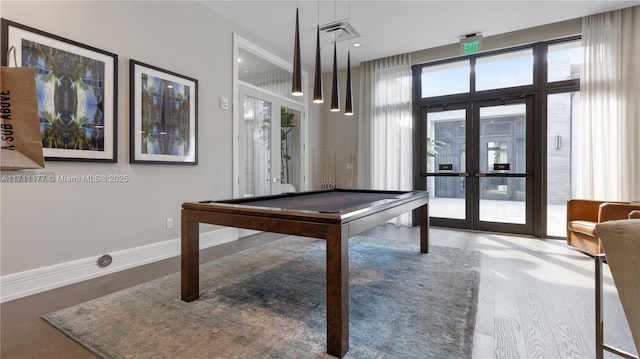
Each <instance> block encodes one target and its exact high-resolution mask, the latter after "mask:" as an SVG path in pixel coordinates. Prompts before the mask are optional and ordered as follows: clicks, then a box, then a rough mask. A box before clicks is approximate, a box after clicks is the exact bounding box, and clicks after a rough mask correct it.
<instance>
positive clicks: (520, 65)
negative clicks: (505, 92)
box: [476, 49, 533, 91]
mask: <svg viewBox="0 0 640 359" xmlns="http://www.w3.org/2000/svg"><path fill="white" fill-rule="evenodd" d="M526 85H533V49H526V50H521V51H513V52H509V53H504V54H499V55H493V56H485V57H479V58H478V59H477V60H476V91H484V90H493V89H500V88H507V87H515V86H526Z"/></svg>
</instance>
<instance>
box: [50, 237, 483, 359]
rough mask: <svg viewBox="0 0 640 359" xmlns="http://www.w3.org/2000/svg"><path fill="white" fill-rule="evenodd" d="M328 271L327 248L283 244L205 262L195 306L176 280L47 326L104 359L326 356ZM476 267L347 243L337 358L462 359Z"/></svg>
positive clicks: (476, 263)
mask: <svg viewBox="0 0 640 359" xmlns="http://www.w3.org/2000/svg"><path fill="white" fill-rule="evenodd" d="M416 242H417V241H416ZM416 244H417V243H416ZM324 267H325V246H324V241H323V240H315V239H309V238H301V237H286V238H283V239H280V240H277V241H275V242H272V243H269V244H266V245H263V246H259V247H256V248H252V249H248V250H245V251H243V252H240V253H237V254H234V255H231V256H228V257H224V258H222V259H219V260H215V261H212V262H209V263H206V264H203V265H202V266H201V267H200V283H201V285H200V291H201V294H202V295H201V297H200V299H198V300H196V301H194V302H191V303H185V302H183V301H181V300H180V274H179V273H175V274H171V275H168V276H166V277H163V278H159V279H156V280H153V281H151V282H147V283H144V284H141V285H139V286H136V287H132V288H129V289H125V290H122V291H119V292H116V293H113V294H110V295H108V296H105V297H101V298H98V299H95V300H92V301H89V302H86V303H82V304H79V305H76V306H74V307H70V308H67V309H63V310H60V311H58V312H55V313H51V314H48V315H46V316H45V317H44V319H45V320H46V321H48V322H49V323H51V324H52V325H54V326H55V327H56V328H58V329H59V330H61V331H62V332H64V333H65V334H66V335H68V336H69V337H70V338H72V339H73V340H75V341H77V342H78V343H80V344H81V345H83V346H84V347H85V348H87V349H88V350H90V351H91V352H93V353H94V354H96V355H97V356H98V357H101V358H154V359H157V358H251V359H253V358H292V359H293V358H295V359H298V358H330V357H331V356H330V355H328V354H325V350H326V331H325V330H326V329H325V326H326V319H325V315H326V307H325V302H326V300H325V268H324ZM479 269H480V253H479V252H476V251H472V250H464V249H454V248H446V247H437V246H431V248H430V253H429V254H420V252H419V250H418V246H417V245H415V246H414V245H408V244H406V243H402V242H398V241H389V240H381V239H374V238H367V237H354V238H351V239H350V241H349V273H350V323H351V324H350V350H349V352H348V353H347V355H346V356H345V358H367V359H369V358H470V357H471V348H472V344H473V332H474V325H475V315H476V306H477V301H478V284H479V278H480V276H479Z"/></svg>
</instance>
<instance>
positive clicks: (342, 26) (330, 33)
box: [320, 19, 360, 42]
mask: <svg viewBox="0 0 640 359" xmlns="http://www.w3.org/2000/svg"><path fill="white" fill-rule="evenodd" d="M320 31H321V32H322V35H323V36H324V38H325V39H326V40H327V41H329V42H333V41H334V40H335V41H336V42H340V41H344V40H349V39H355V38H358V37H360V33H358V31H357V30H356V29H354V28H353V26H351V24H349V22H348V21H347V20H346V19H345V20H339V21H335V22H332V23H329V24H325V25H320Z"/></svg>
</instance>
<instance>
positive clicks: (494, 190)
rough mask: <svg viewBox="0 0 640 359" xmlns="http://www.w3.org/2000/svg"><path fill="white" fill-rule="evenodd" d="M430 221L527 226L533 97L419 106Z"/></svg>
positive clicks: (507, 228)
mask: <svg viewBox="0 0 640 359" xmlns="http://www.w3.org/2000/svg"><path fill="white" fill-rule="evenodd" d="M420 116H421V126H420V127H421V141H420V143H421V150H420V154H421V155H420V156H421V159H420V160H421V179H422V181H423V183H422V184H421V185H422V186H423V187H424V188H425V189H427V191H428V192H429V193H430V202H429V214H430V216H431V224H433V225H435V226H446V227H455V228H466V229H479V230H489V231H498V232H510V233H521V234H532V233H533V228H534V227H533V215H534V203H535V202H534V175H535V174H534V171H533V169H534V166H533V143H534V142H533V138H534V136H533V96H522V97H518V98H517V99H513V100H505V99H495V100H483V101H473V102H464V103H457V104H447V105H438V106H423V107H422V108H421V114H420Z"/></svg>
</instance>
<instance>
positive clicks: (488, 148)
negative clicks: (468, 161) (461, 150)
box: [479, 104, 527, 173]
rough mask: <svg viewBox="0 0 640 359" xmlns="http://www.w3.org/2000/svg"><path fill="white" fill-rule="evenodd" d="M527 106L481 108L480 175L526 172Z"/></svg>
mask: <svg viewBox="0 0 640 359" xmlns="http://www.w3.org/2000/svg"><path fill="white" fill-rule="evenodd" d="M526 141H527V138H526V106H525V105H524V104H515V105H502V106H490V107H482V108H480V168H479V170H480V172H481V173H526V172H527V164H526Z"/></svg>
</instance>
